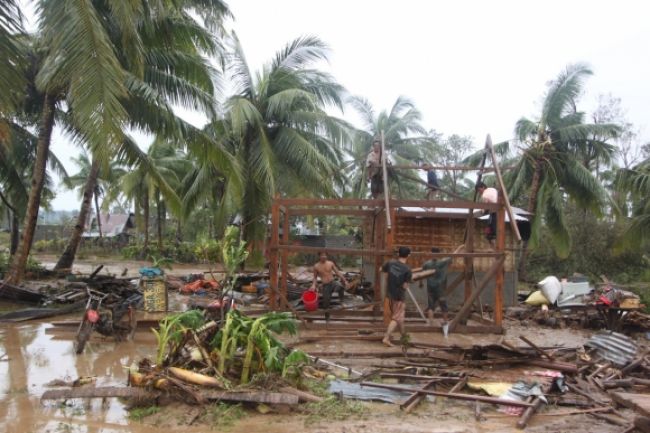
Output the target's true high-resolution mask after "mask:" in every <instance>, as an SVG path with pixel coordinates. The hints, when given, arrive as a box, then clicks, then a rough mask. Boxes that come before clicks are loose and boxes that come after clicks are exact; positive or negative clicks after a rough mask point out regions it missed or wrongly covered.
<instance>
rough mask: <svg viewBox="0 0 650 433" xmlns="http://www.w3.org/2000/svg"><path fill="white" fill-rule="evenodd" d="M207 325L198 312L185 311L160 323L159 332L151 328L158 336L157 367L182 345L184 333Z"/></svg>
mask: <svg viewBox="0 0 650 433" xmlns="http://www.w3.org/2000/svg"><path fill="white" fill-rule="evenodd" d="M204 323H205V319H204V318H203V314H201V312H200V311H198V310H190V311H185V312H183V313H179V314H173V315H170V316H167V317H165V318H164V319H162V320H161V321H160V324H159V325H158V330H156V329H154V328H151V331H152V332H153V333H154V335H155V336H156V342H157V345H158V350H157V352H156V365H158V366H160V365H162V364H163V362H165V358H166V356H167V355H168V354H169V353H173V351H174V350H173V347H174V345H177V344H179V343H180V340H181V337H182V335H183V332H184V331H185V330H186V329H188V328H191V329H196V328H199V327H200V326H202V325H203V324H204Z"/></svg>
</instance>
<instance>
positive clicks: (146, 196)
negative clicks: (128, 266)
mask: <svg viewBox="0 0 650 433" xmlns="http://www.w3.org/2000/svg"><path fill="white" fill-rule="evenodd" d="M142 219H143V220H144V223H143V224H142V228H143V233H144V245H143V246H142V257H143V258H144V257H145V256H146V255H147V254H148V250H149V194H148V192H147V191H146V190H145V191H144V200H143V201H142Z"/></svg>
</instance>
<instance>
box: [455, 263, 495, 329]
mask: <svg viewBox="0 0 650 433" xmlns="http://www.w3.org/2000/svg"><path fill="white" fill-rule="evenodd" d="M504 262H505V258H504V257H501V258H500V259H497V261H496V262H494V264H493V265H492V267H491V268H490V269H489V270H488V271H487V272H486V273H485V275H484V276H483V278H482V279H481V282H480V283H479V284H478V287H476V290H474V292H473V293H472V296H470V298H469V299H468V300H467V301H466V302H465V304H463V306H462V307H461V309H460V311H459V312H458V313H457V314H456V317H454V318H453V320H452V321H451V322H450V323H449V332H453V331H454V329H456V327H457V326H458V325H459V324H460V322H461V321H462V320H465V319H466V318H467V316H469V313H470V312H471V310H472V304H473V303H474V301H475V300H476V298H478V297H479V296H480V295H481V293H482V292H483V290H484V289H485V288H486V287H487V285H488V283H489V282H490V280H491V279H492V277H494V275H495V274H496V273H497V271H498V270H499V269H503V263H504ZM497 326H500V325H497Z"/></svg>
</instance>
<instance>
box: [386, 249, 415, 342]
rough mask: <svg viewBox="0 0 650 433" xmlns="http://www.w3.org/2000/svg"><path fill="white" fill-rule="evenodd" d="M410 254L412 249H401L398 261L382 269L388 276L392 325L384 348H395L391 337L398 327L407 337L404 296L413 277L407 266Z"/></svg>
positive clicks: (387, 286)
mask: <svg viewBox="0 0 650 433" xmlns="http://www.w3.org/2000/svg"><path fill="white" fill-rule="evenodd" d="M410 254H411V249H410V248H408V247H400V248H399V251H398V257H397V260H391V261H388V262H386V263H385V264H384V266H382V268H381V271H382V272H384V273H386V274H388V275H387V284H386V297H387V298H388V306H389V308H390V323H389V324H388V329H387V330H386V334H385V335H384V339H383V340H382V343H384V346H387V347H391V346H393V344H392V343H391V342H390V335H391V334H392V333H393V331H395V329H397V328H398V327H399V331H400V333H401V334H402V337H405V336H406V329H404V314H405V312H406V305H405V304H404V294H405V292H406V290H407V289H408V285H409V282H410V281H411V277H412V274H411V268H409V267H408V265H407V264H406V260H407V259H408V256H409V255H410Z"/></svg>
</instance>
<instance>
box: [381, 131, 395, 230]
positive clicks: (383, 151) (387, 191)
mask: <svg viewBox="0 0 650 433" xmlns="http://www.w3.org/2000/svg"><path fill="white" fill-rule="evenodd" d="M387 159H388V157H387V156H386V143H385V138H384V131H383V130H382V131H381V158H380V160H381V172H382V175H383V181H384V207H385V208H386V229H387V230H388V231H390V228H391V227H392V221H391V219H390V185H388V170H387V169H386V160H387Z"/></svg>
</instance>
